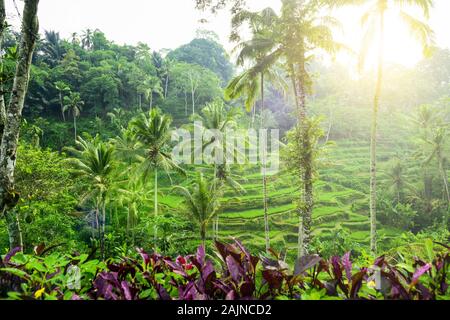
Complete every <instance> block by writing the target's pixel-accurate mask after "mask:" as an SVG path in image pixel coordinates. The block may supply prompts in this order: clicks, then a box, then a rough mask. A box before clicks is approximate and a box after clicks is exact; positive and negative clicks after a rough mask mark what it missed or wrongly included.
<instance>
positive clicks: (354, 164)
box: [161, 142, 399, 255]
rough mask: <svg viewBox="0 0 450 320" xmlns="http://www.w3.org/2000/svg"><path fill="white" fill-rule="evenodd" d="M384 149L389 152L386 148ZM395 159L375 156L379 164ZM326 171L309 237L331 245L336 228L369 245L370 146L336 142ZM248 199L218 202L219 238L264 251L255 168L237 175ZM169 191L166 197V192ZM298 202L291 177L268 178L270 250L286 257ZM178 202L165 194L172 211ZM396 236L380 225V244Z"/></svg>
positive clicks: (293, 242)
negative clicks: (219, 205)
mask: <svg viewBox="0 0 450 320" xmlns="http://www.w3.org/2000/svg"><path fill="white" fill-rule="evenodd" d="M385 149H387V148H385ZM393 156H394V154H391V153H389V152H388V151H383V147H381V148H380V151H379V159H380V161H381V162H383V161H384V162H385V161H388V160H389V159H390V158H392V157H393ZM326 160H327V161H326V162H327V163H329V164H328V165H326V166H324V167H323V168H321V170H320V179H319V181H317V182H316V183H315V197H316V200H315V207H314V211H313V234H314V235H315V236H317V237H320V239H323V240H325V239H328V240H330V239H332V237H333V232H334V231H335V230H337V229H338V228H344V229H347V230H349V231H350V234H351V237H352V238H353V239H354V240H355V241H357V242H359V243H361V244H363V245H368V244H369V231H370V224H369V217H368V216H369V206H368V203H369V199H368V188H369V170H368V168H369V146H368V145H367V144H363V143H346V142H339V143H337V145H336V147H335V148H334V150H332V152H330V154H329V155H328V156H327V159H326ZM235 174H237V175H238V176H239V177H240V178H239V179H238V180H239V182H240V183H241V184H242V186H243V187H244V189H245V190H246V193H245V194H243V195H241V196H238V195H236V194H235V193H234V192H233V191H232V190H227V191H226V193H225V196H224V198H223V199H222V203H223V207H222V210H221V214H220V225H219V236H220V238H221V239H227V238H229V237H230V236H233V237H238V238H239V239H240V240H241V241H243V242H244V244H245V245H247V246H248V247H250V248H256V249H263V248H264V211H263V199H262V177H261V174H260V172H259V168H257V167H254V168H246V169H245V170H242V171H240V172H235ZM168 190H169V188H167V189H166V190H165V191H168ZM299 196H300V192H299V185H298V184H297V180H296V178H295V177H292V175H291V174H290V173H288V172H280V173H279V174H277V175H275V176H271V177H269V181H268V202H269V215H270V238H271V245H272V246H273V247H274V248H276V249H278V250H280V249H287V252H288V255H294V254H295V253H296V252H297V230H298V220H299V219H298V215H297V213H296V210H295V207H296V206H295V203H294V200H295V199H297V198H298V197H299ZM180 201H181V200H180V198H178V197H177V196H176V195H173V194H169V195H165V196H164V197H162V200H161V202H162V203H164V204H165V205H167V206H168V207H176V206H178V205H179V203H180ZM398 233H399V232H398V231H397V230H395V229H392V228H387V227H385V226H382V225H379V238H380V239H381V241H389V238H391V237H394V236H395V235H397V234H398Z"/></svg>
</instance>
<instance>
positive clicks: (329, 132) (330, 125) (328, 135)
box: [325, 107, 333, 143]
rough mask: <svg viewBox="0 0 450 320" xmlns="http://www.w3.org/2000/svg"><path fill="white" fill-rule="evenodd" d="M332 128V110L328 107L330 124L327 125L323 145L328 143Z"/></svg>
mask: <svg viewBox="0 0 450 320" xmlns="http://www.w3.org/2000/svg"><path fill="white" fill-rule="evenodd" d="M332 128H333V108H332V107H330V124H329V125H328V131H327V138H326V140H325V143H328V141H330V135H331V129H332Z"/></svg>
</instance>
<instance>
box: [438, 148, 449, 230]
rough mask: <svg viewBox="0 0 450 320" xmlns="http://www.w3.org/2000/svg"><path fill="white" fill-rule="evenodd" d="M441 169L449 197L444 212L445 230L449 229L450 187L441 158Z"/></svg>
mask: <svg viewBox="0 0 450 320" xmlns="http://www.w3.org/2000/svg"><path fill="white" fill-rule="evenodd" d="M439 169H440V171H441V176H442V180H443V182H444V189H445V193H446V196H447V210H446V211H445V212H444V216H443V221H442V222H443V224H444V226H445V229H447V222H448V215H449V211H450V190H449V186H448V179H447V172H446V171H445V168H444V165H443V163H442V158H441V157H440V160H439Z"/></svg>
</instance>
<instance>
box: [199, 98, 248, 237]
mask: <svg viewBox="0 0 450 320" xmlns="http://www.w3.org/2000/svg"><path fill="white" fill-rule="evenodd" d="M237 116H238V109H237V108H230V109H229V108H227V107H226V105H225V104H224V103H223V101H221V100H216V101H213V102H211V103H209V104H207V105H206V106H205V107H204V108H203V109H202V110H201V112H200V115H194V116H193V117H192V119H193V120H195V119H198V120H200V121H201V124H202V128H200V129H206V130H215V131H217V132H220V133H221V136H218V137H214V138H212V139H211V140H210V141H206V142H205V143H204V144H203V145H202V151H203V149H205V148H206V147H208V146H210V145H212V144H214V145H215V146H217V148H224V151H225V152H226V154H224V159H223V160H224V161H223V163H221V164H218V163H216V162H215V161H214V164H213V169H214V177H213V187H214V189H215V191H216V192H219V193H221V192H222V191H223V188H224V187H225V185H228V186H230V187H231V188H233V189H234V190H235V191H236V192H238V193H242V192H243V188H242V186H241V185H240V184H239V183H238V182H237V181H236V180H234V179H233V175H232V174H231V172H230V166H229V165H230V164H229V163H227V158H233V159H234V158H235V156H236V155H237V153H238V152H239V150H237V148H236V147H235V145H234V143H233V144H231V143H229V141H228V140H227V139H226V132H227V130H229V129H233V128H236V127H237ZM194 126H195V124H194ZM217 151H220V150H217ZM215 152H216V150H215ZM213 229H214V236H215V237H218V233H219V212H217V215H216V217H215V221H214V223H213Z"/></svg>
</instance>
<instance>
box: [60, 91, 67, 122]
mask: <svg viewBox="0 0 450 320" xmlns="http://www.w3.org/2000/svg"><path fill="white" fill-rule="evenodd" d="M59 104H60V106H61V115H62V118H63V121H64V122H66V115H65V114H64V103H63V96H62V92H61V90H60V91H59Z"/></svg>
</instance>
